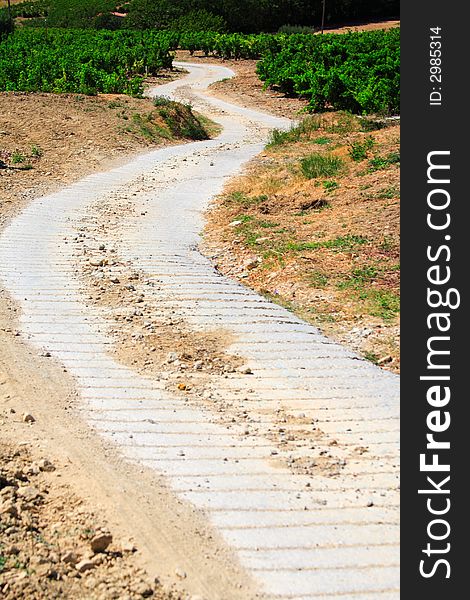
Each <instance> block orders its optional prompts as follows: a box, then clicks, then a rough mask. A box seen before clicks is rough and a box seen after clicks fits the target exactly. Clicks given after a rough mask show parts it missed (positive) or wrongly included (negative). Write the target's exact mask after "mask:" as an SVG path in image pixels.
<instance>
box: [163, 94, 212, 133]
mask: <svg viewBox="0 0 470 600" xmlns="http://www.w3.org/2000/svg"><path fill="white" fill-rule="evenodd" d="M154 105H155V106H156V107H157V108H158V114H159V115H160V116H161V118H162V119H163V120H164V121H165V124H166V125H167V127H168V128H169V129H170V131H171V133H172V134H173V135H174V136H175V137H178V138H187V139H191V140H207V139H209V134H208V133H207V131H206V129H205V127H204V125H203V123H202V121H201V120H200V119H199V118H198V117H197V116H196V115H195V114H194V112H193V110H192V107H191V106H190V105H189V104H180V103H179V102H174V101H173V100H169V99H168V98H164V97H157V98H155V99H154Z"/></svg>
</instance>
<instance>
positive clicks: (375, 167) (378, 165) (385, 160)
mask: <svg viewBox="0 0 470 600" xmlns="http://www.w3.org/2000/svg"><path fill="white" fill-rule="evenodd" d="M399 163H400V153H399V152H390V154H388V155H387V156H376V157H375V158H372V159H371V160H370V161H369V173H373V172H374V171H380V170H382V169H386V168H387V167H389V166H390V165H396V164H399Z"/></svg>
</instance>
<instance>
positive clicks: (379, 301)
mask: <svg viewBox="0 0 470 600" xmlns="http://www.w3.org/2000/svg"><path fill="white" fill-rule="evenodd" d="M361 299H362V300H368V301H369V302H370V304H371V307H370V309H369V313H370V314H371V315H372V316H373V317H380V318H382V319H384V321H389V320H390V319H392V318H393V317H395V316H396V315H397V314H398V313H399V312H400V297H399V296H397V295H396V294H393V293H392V292H387V291H384V290H369V291H367V292H364V293H362V294H361Z"/></svg>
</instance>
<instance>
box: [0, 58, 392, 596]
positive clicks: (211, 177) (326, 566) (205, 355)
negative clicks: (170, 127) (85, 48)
mask: <svg viewBox="0 0 470 600" xmlns="http://www.w3.org/2000/svg"><path fill="white" fill-rule="evenodd" d="M184 68H185V69H187V70H188V71H189V75H188V76H187V77H186V78H184V79H182V80H180V81H175V82H172V83H171V84H168V85H166V86H162V87H160V88H158V89H156V90H154V92H153V93H155V94H158V95H162V96H171V97H175V98H176V99H178V100H184V101H189V102H191V103H192V104H193V106H194V107H195V108H196V109H197V110H198V111H200V112H202V113H205V114H207V115H208V116H210V117H211V118H212V119H214V120H215V121H217V122H218V123H220V124H221V125H222V126H223V133H222V134H221V135H220V136H219V137H218V138H217V139H215V140H209V141H204V142H196V143H192V144H186V145H183V146H171V147H168V148H164V149H159V150H155V151H153V152H150V153H148V154H145V155H142V156H140V157H138V158H136V159H135V160H134V161H132V162H131V163H129V164H127V165H125V166H122V167H119V168H116V169H114V170H112V171H109V172H107V173H102V174H96V175H92V176H90V177H87V178H85V179H84V180H82V181H80V182H78V183H76V184H74V185H72V186H70V187H68V188H66V189H64V190H62V191H61V192H59V193H56V194H53V195H50V196H47V197H44V198H38V199H37V200H35V201H34V202H32V203H31V204H30V205H29V206H28V207H27V208H26V209H25V210H24V211H23V212H22V213H21V214H20V215H19V216H18V217H17V218H16V219H14V220H13V221H12V222H11V224H10V225H9V226H8V227H7V229H6V230H5V231H4V233H3V235H2V236H1V238H0V277H1V279H2V281H3V283H4V285H5V287H6V288H7V289H8V291H9V292H10V293H11V294H12V297H13V299H14V301H15V302H17V303H18V305H19V306H20V308H21V317H20V324H19V330H20V331H19V332H20V336H21V338H23V339H24V340H27V341H28V343H30V344H32V345H33V346H34V348H35V349H36V352H37V353H42V355H43V356H42V359H43V360H44V359H49V360H51V361H52V360H55V361H57V362H58V363H60V364H61V365H63V366H64V368H65V369H66V370H67V371H68V374H69V375H70V376H71V377H70V378H69V379H70V380H71V381H69V384H70V385H73V386H75V387H76V390H77V392H78V398H77V401H76V403H75V405H74V407H72V408H74V410H75V411H76V412H75V413H74V410H70V411H67V413H65V412H64V413H62V414H60V411H57V410H54V408H52V409H51V410H52V411H53V414H54V417H55V419H57V420H58V421H59V424H60V427H61V429H62V431H63V432H64V431H69V433H70V436H71V438H73V436H74V427H75V426H74V424H73V422H71V421H73V420H74V419H75V415H77V414H78V415H80V418H83V419H84V421H85V422H86V423H88V425H90V426H91V427H92V428H93V429H94V430H95V431H96V432H98V433H99V434H100V436H101V438H100V439H102V443H103V447H105V448H106V447H108V448H109V452H110V455H111V454H112V455H114V454H116V455H117V457H118V458H114V459H111V457H110V459H109V465H110V466H109V469H110V472H108V475H107V477H108V480H109V482H110V483H109V485H110V488H109V489H110V496H111V498H112V497H113V488H114V487H116V481H122V477H123V474H124V472H125V469H129V473H130V472H131V471H132V469H139V468H140V469H143V472H145V474H146V476H149V477H151V475H148V473H155V476H156V477H159V478H160V479H159V481H160V490H161V491H160V492H159V493H158V494H157V495H156V496H155V497H150V496H151V494H150V489H151V488H149V487H145V485H143V487H142V488H141V490H140V496H141V497H143V498H146V501H147V502H148V505H145V504H143V503H142V504H141V506H135V509H134V512H136V513H138V514H140V517H141V519H140V525H141V529H143V526H142V524H143V523H145V520H146V518H145V517H146V515H147V520H148V515H152V516H153V518H155V519H157V520H158V518H159V517H158V507H161V509H162V514H163V515H164V521H165V524H162V523H161V522H158V523H156V524H154V526H155V525H156V526H157V531H159V535H160V539H159V540H158V544H155V540H154V542H149V544H152V543H153V544H154V546H158V549H157V550H158V555H159V561H160V565H161V566H162V567H163V568H164V570H165V569H166V570H167V571H168V572H170V571H171V569H173V567H174V565H175V564H176V562H175V561H176V559H175V556H178V561H179V562H178V564H179V565H180V567H181V568H182V569H184V577H183V579H184V581H185V584H184V585H185V586H186V587H187V589H188V590H190V591H191V592H192V593H197V594H200V595H202V597H203V598H206V599H207V600H212V599H213V600H229V599H231V598H234V599H235V598H245V599H247V598H251V597H256V596H258V595H260V596H263V597H266V598H272V599H281V598H285V599H290V600H293V599H295V600H307V599H312V598H323V597H324V598H331V597H337V598H343V599H346V598H352V597H354V598H355V599H362V598H364V599H366V598H367V599H370V598H374V600H375V599H379V598H380V599H383V600H388V599H392V598H397V597H398V591H397V589H398V466H397V463H398V378H397V377H396V376H394V375H392V374H389V373H385V372H383V371H381V370H380V369H378V368H376V367H374V366H373V365H371V364H369V363H367V362H365V361H363V360H361V359H359V358H358V357H357V356H355V355H354V354H352V353H351V352H349V351H347V350H345V349H344V348H342V347H341V346H339V345H337V344H335V343H332V342H331V341H330V340H328V339H326V338H324V337H323V336H322V335H320V334H319V332H318V331H317V330H316V329H314V328H313V327H311V326H309V325H307V324H305V323H304V322H302V321H301V320H299V319H297V318H296V317H294V316H293V315H292V314H290V313H289V312H287V311H286V310H284V309H282V308H280V307H279V306H276V305H273V304H271V303H270V302H268V301H267V300H265V299H264V298H262V297H261V296H259V295H257V294H255V293H254V292H252V291H250V290H248V289H246V288H244V287H242V286H240V285H239V284H238V283H235V282H234V281H231V280H229V279H226V278H224V277H221V276H220V275H219V274H218V273H217V272H216V271H214V269H213V268H212V266H211V264H210V263H209V261H208V260H207V259H205V258H204V257H203V256H201V254H200V253H199V252H198V241H199V237H198V236H199V232H200V231H201V230H202V227H203V211H204V209H205V208H206V207H207V203H208V202H209V200H210V199H211V198H212V197H213V196H214V195H215V194H217V193H219V192H220V191H221V190H222V188H223V185H224V184H225V182H226V181H227V179H228V178H229V177H231V176H233V175H234V174H236V173H237V172H239V171H240V169H241V168H242V166H243V165H244V164H245V163H246V162H247V161H248V160H249V159H251V158H253V157H254V156H256V154H257V153H259V152H260V151H261V149H262V148H263V146H264V143H265V140H266V137H267V134H268V132H269V130H270V129H271V128H273V127H287V126H288V125H289V123H288V122H287V121H286V120H283V119H280V118H276V117H271V116H269V115H266V114H263V113H258V112H255V111H251V110H248V109H245V108H241V107H238V106H235V105H232V104H228V103H226V102H224V101H222V100H220V99H215V98H213V97H211V96H210V95H209V94H207V93H206V91H205V90H206V89H207V87H208V86H209V85H210V84H211V83H212V82H214V81H217V80H220V79H223V78H225V77H230V76H232V73H231V72H230V71H229V70H228V69H225V68H224V67H220V66H214V65H204V66H201V65H192V66H191V65H188V64H186V63H185V65H184ZM247 268H249V266H248V267H247ZM31 360H32V359H31ZM69 375H67V377H69ZM47 403H48V398H47V397H44V398H43V404H44V407H43V418H44V419H46V418H47ZM44 429H45V431H47V423H45V424H44ZM63 437H64V438H66V437H67V436H66V435H65V436H63ZM90 439H91V438H90ZM64 443H65V442H64ZM67 443H70V444H72V445H73V443H75V444H76V445H77V442H71V441H69V442H67ZM71 451H72V452H73V450H71ZM82 453H83V455H84V457H83V460H84V461H86V460H90V461H91V464H93V461H96V460H97V459H96V457H95V458H93V457H88V458H87V456H86V454H87V452H86V451H83V452H82ZM119 461H122V463H121V464H122V465H128V464H129V465H130V466H129V467H127V466H123V467H122V472H119V467H118V468H117V471H118V472H116V465H118V464H119ZM106 464H107V461H106V457H101V458H100V465H101V467H100V468H101V469H102V471H103V472H104V471H105V470H106ZM129 476H130V477H131V475H129ZM135 479H136V477H135V475H134V480H135ZM113 481H114V483H111V482H113ZM117 487H119V486H117ZM124 497H125V494H121V499H122V498H124ZM119 501H120V498H119V497H117V498H116V502H119ZM123 502H124V503H125V502H126V500H123ZM182 506H183V507H184V510H183V509H182V508H181V507H182ZM156 507H157V510H156ZM163 507H164V508H163ZM173 507H174V509H173ZM131 512H132V511H131ZM183 513H184V518H183ZM172 514H173V515H174V514H181V515H182V516H181V521H180V522H178V519H174V518H170V517H169V515H172ZM129 518H132V517H129ZM185 519H186V521H185ZM185 523H187V524H188V525H187V526H185ZM190 524H191V525H190ZM185 530H186V531H187V536H186V539H185V540H184V542H183V539H182V538H184V532H185ZM201 530H202V531H204V532H205V533H204V536H203V537H202V538H201V535H200V533H199V537H198V534H197V533H195V532H198V531H199V532H200V531H201ZM162 532H163V533H162ZM201 539H203V540H205V541H204V542H202V541H201ZM198 543H201V544H202V551H201V550H198V549H197V546H198ZM165 547H167V548H168V557H167V558H165ZM165 561H167V562H168V564H166V562H165ZM169 564H171V565H172V566H171V567H169Z"/></svg>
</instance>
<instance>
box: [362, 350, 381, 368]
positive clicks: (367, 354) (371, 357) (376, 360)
mask: <svg viewBox="0 0 470 600" xmlns="http://www.w3.org/2000/svg"><path fill="white" fill-rule="evenodd" d="M364 358H365V359H366V360H368V361H369V362H371V363H374V365H377V364H378V363H379V360H380V359H379V357H378V356H377V354H375V352H370V351H369V350H367V351H366V352H364Z"/></svg>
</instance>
